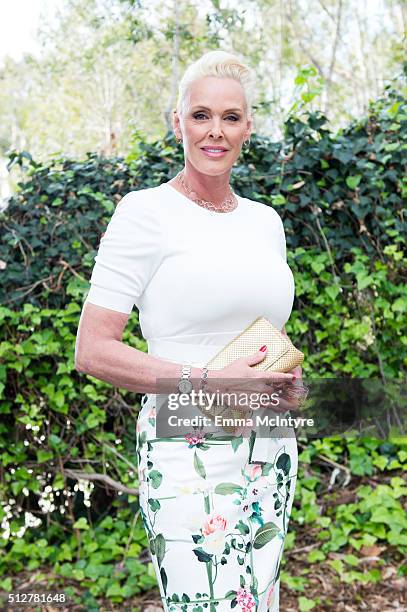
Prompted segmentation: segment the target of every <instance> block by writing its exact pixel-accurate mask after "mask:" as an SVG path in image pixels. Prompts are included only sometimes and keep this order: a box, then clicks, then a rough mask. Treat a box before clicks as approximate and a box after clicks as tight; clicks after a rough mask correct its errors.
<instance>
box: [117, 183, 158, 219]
mask: <svg viewBox="0 0 407 612" xmlns="http://www.w3.org/2000/svg"><path fill="white" fill-rule="evenodd" d="M160 188H161V185H159V186H158V187H148V188H146V189H137V190H135V191H129V192H128V193H126V194H125V195H124V196H123V197H122V199H121V200H119V202H118V203H117V204H116V208H115V212H118V211H123V212H124V211H126V212H128V213H131V212H133V213H134V214H136V215H137V214H140V213H143V212H147V211H150V212H152V211H153V210H155V209H157V208H158V207H159V204H160V202H161V201H162V198H160V197H159V193H160Z"/></svg>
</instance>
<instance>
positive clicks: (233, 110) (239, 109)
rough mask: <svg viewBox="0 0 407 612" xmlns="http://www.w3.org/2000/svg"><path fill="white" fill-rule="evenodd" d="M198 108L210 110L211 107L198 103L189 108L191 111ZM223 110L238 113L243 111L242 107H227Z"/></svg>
mask: <svg viewBox="0 0 407 612" xmlns="http://www.w3.org/2000/svg"><path fill="white" fill-rule="evenodd" d="M198 108H200V109H203V110H207V111H210V110H211V109H210V108H208V107H207V106H199V105H198V106H193V107H192V109H191V110H192V111H193V110H194V109H198ZM223 112H224V113H231V112H239V113H242V112H243V109H242V108H228V109H226V110H225V111H223Z"/></svg>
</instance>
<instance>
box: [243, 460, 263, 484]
mask: <svg viewBox="0 0 407 612" xmlns="http://www.w3.org/2000/svg"><path fill="white" fill-rule="evenodd" d="M244 473H245V475H246V476H247V478H249V479H250V480H256V478H259V476H261V465H253V464H249V465H247V466H246V467H245V469H244Z"/></svg>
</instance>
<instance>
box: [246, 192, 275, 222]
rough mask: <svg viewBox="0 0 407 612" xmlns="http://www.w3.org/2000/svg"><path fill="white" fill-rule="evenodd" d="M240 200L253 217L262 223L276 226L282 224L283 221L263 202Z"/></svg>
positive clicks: (273, 209)
mask: <svg viewBox="0 0 407 612" xmlns="http://www.w3.org/2000/svg"><path fill="white" fill-rule="evenodd" d="M240 197H241V196H240ZM241 199H242V200H243V201H244V202H245V203H246V208H247V210H248V211H250V212H251V213H253V214H254V215H257V216H258V217H259V218H260V219H262V220H263V221H265V222H267V223H270V222H272V223H274V224H277V225H279V224H282V222H283V221H282V218H281V216H280V214H279V213H278V212H277V210H276V209H275V208H273V207H272V206H270V205H269V204H264V203H263V202H259V201H258V200H252V199H250V198H242V197H241Z"/></svg>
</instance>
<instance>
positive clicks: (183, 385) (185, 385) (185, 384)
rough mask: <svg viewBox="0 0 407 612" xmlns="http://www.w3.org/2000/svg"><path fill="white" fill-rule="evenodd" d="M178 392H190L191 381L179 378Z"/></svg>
mask: <svg viewBox="0 0 407 612" xmlns="http://www.w3.org/2000/svg"><path fill="white" fill-rule="evenodd" d="M178 389H179V391H180V393H190V392H191V391H192V383H191V381H190V380H186V379H185V380H180V381H179V384H178Z"/></svg>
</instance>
